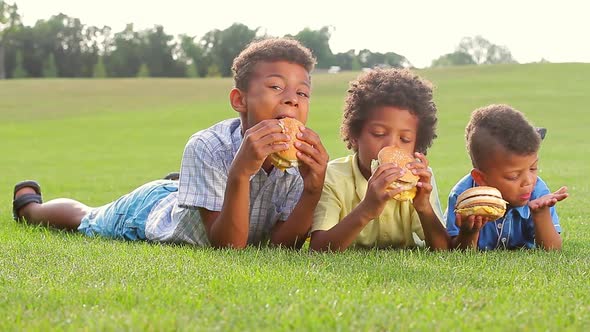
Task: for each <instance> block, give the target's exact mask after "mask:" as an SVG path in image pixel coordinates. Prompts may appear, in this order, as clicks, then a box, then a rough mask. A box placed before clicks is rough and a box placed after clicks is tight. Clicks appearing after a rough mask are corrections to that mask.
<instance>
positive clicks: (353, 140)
mask: <svg viewBox="0 0 590 332" xmlns="http://www.w3.org/2000/svg"><path fill="white" fill-rule="evenodd" d="M350 146H351V147H352V151H357V150H358V141H357V139H356V138H351V139H350Z"/></svg>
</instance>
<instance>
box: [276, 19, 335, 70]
mask: <svg viewBox="0 0 590 332" xmlns="http://www.w3.org/2000/svg"><path fill="white" fill-rule="evenodd" d="M330 30H331V28H330V27H328V26H325V27H322V28H321V29H320V30H311V29H310V28H305V29H303V30H301V31H299V32H298V33H297V34H296V35H295V36H291V35H287V36H288V37H293V38H295V39H297V40H298V41H299V42H301V44H303V45H304V46H305V47H307V48H309V49H310V50H311V52H312V53H313V55H314V56H315V57H316V59H317V61H318V64H317V67H318V68H329V67H330V66H331V65H333V64H334V61H335V60H334V58H333V54H332V50H331V49H330V37H331V34H332V32H331V31H330Z"/></svg>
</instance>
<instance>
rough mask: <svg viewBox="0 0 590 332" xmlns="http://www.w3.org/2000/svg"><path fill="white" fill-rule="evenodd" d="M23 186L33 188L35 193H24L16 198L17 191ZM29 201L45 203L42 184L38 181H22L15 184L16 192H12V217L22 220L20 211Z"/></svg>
mask: <svg viewBox="0 0 590 332" xmlns="http://www.w3.org/2000/svg"><path fill="white" fill-rule="evenodd" d="M22 188H32V189H33V190H35V194H23V195H21V196H19V197H18V198H16V193H17V192H18V191H19V190H21V189H22ZM29 203H38V204H43V198H42V197H41V186H40V185H39V183H38V182H37V181H33V180H26V181H21V182H19V183H17V184H16V185H15V186H14V192H13V194H12V217H13V218H14V220H16V221H19V220H20V218H19V217H18V211H19V210H20V209H22V208H23V207H24V206H25V205H27V204H29Z"/></svg>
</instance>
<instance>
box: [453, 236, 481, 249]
mask: <svg viewBox="0 0 590 332" xmlns="http://www.w3.org/2000/svg"><path fill="white" fill-rule="evenodd" d="M478 240H479V233H478V232H472V233H469V234H465V233H464V232H459V235H457V236H455V237H454V238H452V239H451V248H453V249H469V248H477V241H478Z"/></svg>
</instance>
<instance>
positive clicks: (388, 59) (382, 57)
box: [358, 49, 412, 68]
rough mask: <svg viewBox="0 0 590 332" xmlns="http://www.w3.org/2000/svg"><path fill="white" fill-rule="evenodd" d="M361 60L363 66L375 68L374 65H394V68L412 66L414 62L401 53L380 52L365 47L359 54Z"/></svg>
mask: <svg viewBox="0 0 590 332" xmlns="http://www.w3.org/2000/svg"><path fill="white" fill-rule="evenodd" d="M358 58H359V62H360V64H361V66H362V67H366V68H373V67H394V68H405V67H410V66H411V65H412V64H411V63H410V61H408V59H406V57H404V56H403V55H399V54H397V53H394V52H387V53H379V52H375V53H373V52H371V51H370V50H368V49H363V50H361V51H360V52H359V55H358Z"/></svg>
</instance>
